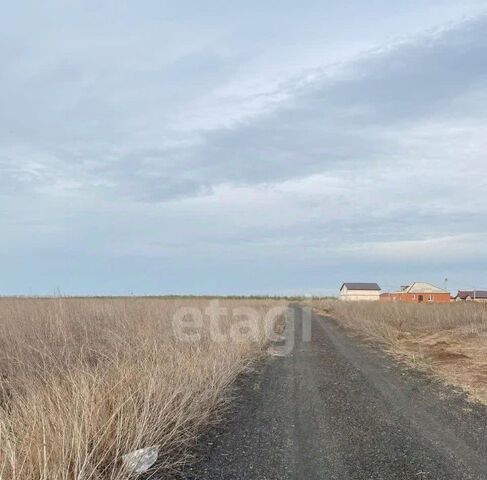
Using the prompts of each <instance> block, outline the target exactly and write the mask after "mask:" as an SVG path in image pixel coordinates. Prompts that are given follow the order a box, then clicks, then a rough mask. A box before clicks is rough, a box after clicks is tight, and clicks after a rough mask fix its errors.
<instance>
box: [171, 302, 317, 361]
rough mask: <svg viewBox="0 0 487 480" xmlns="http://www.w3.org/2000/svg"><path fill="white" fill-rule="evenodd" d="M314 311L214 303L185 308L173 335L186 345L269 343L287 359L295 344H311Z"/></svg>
mask: <svg viewBox="0 0 487 480" xmlns="http://www.w3.org/2000/svg"><path fill="white" fill-rule="evenodd" d="M311 317H312V313H311V309H310V308H309V307H302V306H295V305H291V306H287V305H277V306H275V307H271V308H268V309H262V308H256V307H254V306H248V305H247V306H246V305H243V304H241V305H237V306H232V307H229V306H222V305H221V304H220V301H219V300H212V301H211V302H210V303H209V304H208V306H207V307H206V308H198V307H194V306H182V307H180V308H178V309H177V310H176V312H175V313H174V315H173V318H172V329H173V334H174V336H175V337H176V339H177V340H179V341H181V342H185V343H200V342H204V341H211V342H216V343H229V342H230V343H236V344H238V343H249V342H254V343H262V344H270V347H269V353H270V354H271V355H274V356H286V355H289V354H291V353H292V351H293V350H294V348H295V346H296V343H302V342H310V341H311Z"/></svg>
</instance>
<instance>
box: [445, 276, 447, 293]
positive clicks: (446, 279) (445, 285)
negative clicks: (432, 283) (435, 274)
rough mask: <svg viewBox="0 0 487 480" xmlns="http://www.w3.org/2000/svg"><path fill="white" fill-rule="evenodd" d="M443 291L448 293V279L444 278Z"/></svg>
mask: <svg viewBox="0 0 487 480" xmlns="http://www.w3.org/2000/svg"><path fill="white" fill-rule="evenodd" d="M445 290H446V291H447V292H448V278H445Z"/></svg>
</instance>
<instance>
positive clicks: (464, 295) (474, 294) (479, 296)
mask: <svg viewBox="0 0 487 480" xmlns="http://www.w3.org/2000/svg"><path fill="white" fill-rule="evenodd" d="M454 300H455V301H456V302H487V290H459V291H458V293H457V294H456V296H455V297H454Z"/></svg>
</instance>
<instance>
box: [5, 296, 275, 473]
mask: <svg viewBox="0 0 487 480" xmlns="http://www.w3.org/2000/svg"><path fill="white" fill-rule="evenodd" d="M207 304H208V301H206V300H200V299H192V300H190V301H188V300H187V299H184V300H182V299H174V300H166V299H139V298H126V299H63V298H59V299H1V300H0V325H1V329H0V479H1V480H101V479H113V480H117V479H121V478H128V477H129V476H130V472H127V471H124V466H123V464H122V462H121V460H120V459H121V457H122V455H124V454H126V453H128V452H130V451H133V450H137V449H140V448H145V447H148V446H152V445H159V451H160V454H159V461H158V463H157V466H156V469H155V470H154V471H158V472H169V471H173V470H174V469H176V468H178V466H179V465H181V464H183V463H184V462H186V461H187V460H188V454H189V453H188V452H189V449H190V447H191V446H192V445H193V444H194V442H195V439H196V438H197V437H198V435H199V434H200V433H201V432H202V431H204V429H206V428H207V427H208V425H210V424H212V423H214V422H215V421H218V420H219V418H220V416H221V413H222V411H223V410H224V407H225V406H226V405H227V403H228V401H229V399H230V398H231V395H232V385H233V384H234V381H235V379H236V377H237V376H238V375H239V374H241V373H242V372H243V371H245V370H246V369H247V368H249V366H250V365H252V362H253V361H255V359H256V358H258V357H259V356H260V355H262V351H263V346H264V345H265V343H266V337H265V335H264V329H263V328H260V329H259V333H258V336H257V337H256V338H255V339H253V340H252V341H250V340H249V341H239V342H234V341H231V340H230V339H229V340H228V341H225V342H215V341H213V340H212V339H211V338H210V336H209V334H208V333H207V329H205V328H203V335H201V336H200V338H199V341H197V342H184V341H181V340H180V339H179V338H177V336H176V335H175V334H174V332H173V330H172V324H171V322H172V318H173V316H174V313H175V312H176V311H177V309H178V308H179V307H181V306H187V305H190V306H191V307H193V308H198V309H201V310H202V311H204V309H205V308H206V306H207ZM222 305H223V306H229V307H232V306H236V305H245V306H250V307H253V308H255V309H257V311H259V312H260V313H261V314H264V313H265V312H266V311H267V310H268V309H269V308H270V307H271V306H275V305H276V302H275V301H259V300H252V301H249V300H245V301H244V300H233V301H231V300H226V301H225V302H222ZM235 321H236V319H234V318H232V317H231V316H230V314H228V315H226V316H224V317H222V318H221V321H220V327H221V329H222V334H223V335H226V334H228V331H229V329H230V328H231V327H232V325H233V324H234V323H235ZM204 327H206V325H205V326H204ZM260 327H262V326H260ZM205 332H206V333H205Z"/></svg>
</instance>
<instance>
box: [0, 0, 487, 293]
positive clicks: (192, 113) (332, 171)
mask: <svg viewBox="0 0 487 480" xmlns="http://www.w3.org/2000/svg"><path fill="white" fill-rule="evenodd" d="M486 7H487V6H486V3H485V0H482V1H474V0H466V1H463V2H458V1H457V0H429V1H425V0H410V1H408V2H403V1H391V0H367V1H365V0H361V1H358V0H350V1H347V2H344V1H338V0H335V1H323V0H316V1H303V0H301V1H299V2H298V1H288V0H269V1H262V0H255V1H254V0H245V1H240V2H233V1H232V2H229V1H224V0H222V1H211V0H205V1H199V0H194V1H184V0H183V1H181V0H178V1H171V2H169V1H162V0H153V1H149V0H141V1H138V2H133V1H120V0H117V1H111V0H105V1H81V0H80V1H77V0H59V1H52V0H45V1H43V2H39V1H37V0H33V1H31V2H29V1H24V0H19V1H16V2H7V3H5V4H4V5H3V7H2V14H1V15H0V233H1V235H0V294H51V293H54V292H61V293H64V294H127V293H134V294H155V293H196V294H201V293H218V294H225V293H244V294H248V293H276V294H291V293H312V294H320V293H325V294H330V293H334V292H336V291H337V289H338V288H339V286H340V284H341V282H343V281H374V282H379V283H380V284H381V286H382V287H383V288H384V289H394V288H397V287H398V286H399V285H402V284H405V283H408V282H412V281H427V282H432V283H435V284H438V285H439V286H442V285H443V280H444V278H445V277H448V278H449V279H450V283H449V287H450V288H451V289H452V290H453V289H455V288H464V289H469V288H482V287H484V288H487V15H486Z"/></svg>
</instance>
